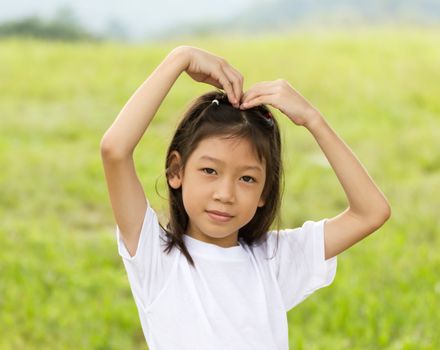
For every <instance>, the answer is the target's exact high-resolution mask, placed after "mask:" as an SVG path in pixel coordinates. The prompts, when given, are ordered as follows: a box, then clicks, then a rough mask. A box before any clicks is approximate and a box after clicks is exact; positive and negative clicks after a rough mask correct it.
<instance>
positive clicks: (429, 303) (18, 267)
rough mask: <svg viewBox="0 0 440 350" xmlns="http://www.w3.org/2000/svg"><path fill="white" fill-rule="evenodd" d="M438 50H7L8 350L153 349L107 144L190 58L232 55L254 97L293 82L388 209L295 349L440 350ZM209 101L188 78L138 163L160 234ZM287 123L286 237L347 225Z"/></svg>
mask: <svg viewBox="0 0 440 350" xmlns="http://www.w3.org/2000/svg"><path fill="white" fill-rule="evenodd" d="M439 37H440V29H438V30H435V29H429V30H427V29H426V30H412V29H386V28H382V29H374V30H373V29H370V30H361V31H356V30H354V31H347V32H342V31H333V32H328V33H321V32H316V33H296V34H284V35H283V36H278V37H276V36H272V37H271V36H267V37H260V38H256V39H246V38H240V37H236V38H224V37H223V38H222V37H216V38H202V39H188V40H187V41H185V42H164V43H162V44H145V45H137V46H132V45H123V44H110V43H108V44H99V45H92V44H87V43H81V44H66V43H48V42H41V41H32V40H4V41H0V77H1V78H0V169H1V171H0V188H1V194H0V245H1V247H2V252H1V253H0V334H1V336H0V349H99V350H104V349H147V346H146V344H145V340H144V338H143V334H142V330H141V326H140V322H139V318H138V314H137V310H136V307H135V304H134V301H133V299H132V295H131V291H130V289H129V284H128V280H127V277H126V274H125V270H124V267H123V264H122V261H121V259H120V257H119V255H118V253H117V247H116V240H115V222H114V219H113V216H112V212H111V207H110V202H109V198H108V195H107V189H106V184H105V181H104V174H103V169H102V165H101V159H100V150H99V143H100V139H101V137H102V135H103V134H104V132H105V131H106V130H107V128H108V127H109V126H110V124H111V123H112V122H113V120H114V119H115V117H116V115H117V114H118V112H119V110H120V109H121V108H122V106H123V105H124V104H125V102H126V101H127V99H128V98H129V97H130V96H131V94H132V93H133V92H134V90H135V89H136V88H137V87H138V86H139V85H140V84H141V83H142V82H143V81H144V80H145V79H146V78H147V76H148V75H149V73H150V72H151V71H152V70H153V69H154V68H155V67H156V66H157V65H158V64H159V62H160V61H161V60H162V59H163V57H164V56H165V55H166V54H167V53H168V52H169V51H170V50H171V49H172V48H173V47H174V46H177V45H179V44H188V45H194V46H200V47H203V48H205V49H207V50H210V51H212V52H214V53H216V54H218V55H220V56H223V57H225V58H226V59H227V60H228V61H229V62H230V63H231V64H232V65H234V66H235V67H236V68H237V69H238V70H240V71H241V72H242V74H243V75H244V76H245V89H247V88H248V87H250V86H251V85H253V84H254V83H256V82H258V81H262V80H274V79H277V78H285V79H287V80H288V81H289V82H290V83H291V84H292V85H293V86H294V87H295V88H296V89H297V90H298V91H300V92H301V94H303V95H304V96H305V97H306V98H307V99H308V100H309V101H310V102H312V103H313V104H314V105H315V106H316V107H317V108H318V109H319V110H320V111H321V112H322V113H323V114H324V115H325V117H326V119H327V120H328V121H329V123H330V125H331V126H332V127H333V128H334V130H335V131H336V132H337V133H338V134H339V135H340V136H341V137H342V138H343V139H344V140H345V142H346V143H347V144H348V145H349V146H350V147H351V149H352V150H353V151H354V153H355V154H356V155H357V156H358V158H359V159H360V161H361V162H362V164H363V165H364V166H365V167H366V168H367V169H368V172H369V174H370V175H371V176H372V177H373V179H374V180H375V182H376V184H377V185H378V186H379V188H381V189H382V191H383V192H384V193H385V195H386V197H387V198H388V200H389V202H390V204H391V206H392V217H391V218H390V220H389V221H388V222H387V223H386V224H385V225H384V226H383V227H382V228H381V229H380V230H378V231H377V232H375V233H374V234H372V235H371V236H369V237H368V238H366V239H365V240H364V241H362V242H360V243H359V244H357V245H355V246H353V247H352V248H351V249H350V250H348V251H346V252H344V253H342V254H340V255H339V257H338V259H339V260H338V272H337V275H336V278H335V281H334V282H333V284H332V285H331V286H329V287H327V288H324V289H322V290H320V291H318V292H316V293H315V294H314V295H313V296H311V297H310V298H308V299H307V300H306V301H304V302H303V303H302V304H300V305H299V306H298V307H296V308H294V309H293V310H291V311H290V312H289V314H288V318H289V329H290V331H289V338H290V346H291V349H296V350H300V349H304V350H308V349H405V350H412V349H417V350H418V349H439V348H440V338H439V335H438V334H439V332H438V330H439V324H440V313H439V310H440V254H439V253H438V252H439V245H440V216H439V213H440V211H439V209H440V98H439V97H440V84H439V82H440V65H439V62H440V46H439V45H438V38H439ZM210 89H211V87H210V86H208V85H204V84H200V83H195V82H193V81H192V80H191V79H190V78H189V77H188V76H186V75H182V76H181V77H180V78H179V80H178V81H177V83H176V84H175V86H174V87H173V89H172V90H171V92H170V93H169V95H168V96H167V98H166V99H165V101H164V104H163V105H162V107H161V108H160V110H159V112H158V114H157V116H156V117H155V119H154V121H153V122H152V124H151V126H150V128H149V129H148V131H147V133H146V134H145V137H144V138H143V139H142V141H141V142H140V144H139V146H138V148H137V150H136V153H135V160H136V164H137V170H138V174H139V176H140V178H141V180H142V183H143V185H144V189H145V192H146V195H147V197H148V198H149V200H150V202H151V203H152V206H153V207H154V208H155V209H156V211H158V212H159V213H160V214H161V215H162V221H163V223H166V222H165V218H166V217H165V214H166V213H165V210H166V208H167V202H166V200H165V199H163V198H164V197H165V195H166V186H165V182H164V177H163V175H162V174H163V166H164V156H165V151H166V147H167V146H168V141H169V139H170V137H171V134H172V132H173V129H174V127H175V126H176V123H177V121H178V118H179V117H180V116H181V114H182V112H183V111H184V110H185V108H186V106H187V105H188V104H189V102H190V101H191V99H193V98H194V97H195V96H196V95H198V94H200V93H202V92H205V91H208V90H210ZM273 110H274V109H273ZM275 115H276V117H277V119H278V121H279V122H280V124H281V127H282V133H283V142H284V143H283V146H284V151H285V153H284V161H285V175H286V186H285V192H284V202H283V206H282V219H283V226H285V227H295V226H298V225H301V224H302V223H303V222H304V221H305V220H308V219H311V220H318V219H320V218H324V217H332V216H335V215H337V214H338V213H339V212H341V211H342V210H344V209H345V208H346V206H347V201H346V199H345V195H344V192H343V190H342V187H341V186H340V184H339V182H338V180H337V178H336V176H335V174H334V173H333V171H332V169H331V168H330V167H329V166H328V163H327V162H326V160H325V157H324V156H323V154H322V153H321V151H320V149H319V147H318V145H317V144H316V142H315V141H314V139H313V138H312V136H311V135H310V134H309V133H308V132H307V130H305V129H303V128H300V127H298V126H296V125H294V124H293V123H292V122H290V121H289V120H288V119H287V118H286V117H285V116H283V115H282V114H281V113H280V112H279V111H275ZM156 181H157V187H158V193H156V190H155V184H156Z"/></svg>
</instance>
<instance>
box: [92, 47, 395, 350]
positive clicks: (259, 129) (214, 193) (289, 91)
mask: <svg viewBox="0 0 440 350" xmlns="http://www.w3.org/2000/svg"><path fill="white" fill-rule="evenodd" d="M182 72H186V73H187V74H188V75H189V76H190V77H191V78H192V79H194V80H195V81H197V82H204V83H207V84H210V85H213V86H214V87H217V88H218V89H217V90H216V91H212V92H208V93H206V94H203V95H202V96H200V97H199V98H197V99H196V100H195V101H193V103H192V104H191V106H190V107H189V109H188V111H187V112H186V113H185V115H184V117H183V119H182V120H181V122H180V124H179V125H178V127H177V130H176V132H175V135H174V137H173V139H172V141H171V144H170V146H169V149H168V152H167V157H166V166H165V168H166V177H167V184H168V189H169V223H168V225H167V227H166V228H164V227H162V225H161V224H160V223H159V221H158V218H157V215H156V213H155V211H154V210H153V208H151V206H150V203H149V201H148V200H147V199H146V198H145V195H144V191H143V189H142V185H141V183H140V181H139V179H138V177H137V175H136V171H135V166H134V162H133V152H134V149H135V147H136V145H137V144H138V142H139V140H140V139H141V137H142V136H143V134H144V132H145V130H146V129H147V127H148V125H149V124H150V122H151V120H152V119H153V117H154V115H155V113H156V111H157V109H158V108H159V106H160V104H161V103H162V101H163V99H164V98H165V96H166V95H167V93H168V91H169V90H170V88H171V87H172V85H173V84H174V82H175V81H176V79H177V78H178V77H179V75H180V74H181V73H182ZM222 90H224V92H223V91H222ZM265 105H271V106H273V107H275V108H277V109H278V110H280V111H281V112H282V113H283V114H284V115H285V116H286V117H287V118H289V119H290V120H291V121H292V122H293V123H295V124H296V125H299V126H302V127H304V128H306V129H307V130H308V131H309V132H310V133H311V134H312V136H313V137H314V138H315V140H316V141H317V142H318V144H319V146H320V147H321V149H322V151H323V152H324V154H325V156H326V157H327V159H328V161H329V163H330V165H331V166H332V168H333V170H334V171H335V173H336V175H337V177H338V179H339V181H340V182H341V185H342V187H343V189H344V191H345V193H346V196H347V200H348V207H347V209H346V210H344V211H343V212H342V213H340V214H339V215H337V216H335V217H333V218H330V219H322V220H320V221H306V222H305V223H304V224H303V225H302V226H301V227H297V228H294V229H285V230H277V231H268V230H269V227H270V226H271V224H272V222H273V221H274V219H275V218H276V217H277V214H278V210H279V207H280V198H281V193H280V182H281V178H282V176H281V175H282V164H281V143H280V133H279V127H278V123H277V121H276V119H275V118H274V117H273V115H272V114H271V113H270V111H269V109H268V108H267V107H266V106H265ZM101 155H102V160H103V164H104V170H105V176H106V181H107V185H108V190H109V194H110V200H111V204H112V209H113V213H114V217H115V220H116V223H117V225H116V238H117V243H118V252H119V254H120V255H121V257H122V259H123V262H124V265H125V268H126V271H127V274H128V279H129V282H130V286H131V290H132V293H133V296H134V300H135V302H136V305H137V308H138V312H139V316H140V319H141V325H142V329H143V332H144V335H145V338H146V340H147V343H148V345H149V348H150V349H151V350H175V349H176V350H177V349H188V350H189V349H191V350H195V349H203V350H212V349H214V350H215V349H222V350H225V349H227V350H235V349H237V350H248V349H249V350H251V349H252V350H256V349H264V350H268V349H282V350H286V349H288V348H289V346H288V328H287V317H286V312H287V311H289V310H290V309H291V308H293V307H294V306H295V305H297V304H298V303H300V302H301V301H303V300H304V299H305V298H306V297H307V296H309V295H310V294H312V293H313V292H314V291H316V290H317V289H319V288H322V287H325V286H328V285H329V284H330V283H332V281H333V279H334V277H335V273H336V263H337V260H336V259H337V255H338V254H339V253H341V252H343V251H344V250H345V249H347V248H349V247H350V246H352V245H353V244H355V243H356V242H358V241H360V240H362V239H363V238H365V237H366V236H367V235H369V234H370V233H372V232H374V231H375V230H377V229H378V228H379V227H380V226H382V225H383V224H384V222H385V221H386V220H387V219H388V218H389V216H390V206H389V205H388V202H387V200H386V198H385V197H384V195H383V194H382V192H381V191H380V190H379V189H378V188H377V187H376V185H375V184H374V182H373V180H372V179H371V178H370V177H369V175H368V174H367V172H366V170H365V169H364V168H363V166H362V165H361V164H360V162H359V161H358V159H357V158H356V156H355V155H354V154H353V153H352V152H351V150H350V149H349V148H348V147H347V145H346V144H345V143H344V142H343V141H342V140H341V139H340V138H339V137H338V136H337V135H336V133H335V132H334V131H333V129H332V128H331V127H330V126H329V124H328V123H327V122H326V120H325V118H324V116H323V115H322V114H321V113H320V112H319V111H318V110H317V109H316V108H315V107H313V106H312V105H311V104H310V103H309V102H308V101H307V100H306V99H305V98H304V97H302V96H301V95H300V94H299V93H298V92H297V91H296V90H295V89H294V88H293V87H292V86H291V85H290V84H289V83H288V82H287V81H285V80H283V79H279V80H275V81H265V82H260V83H257V84H255V85H254V86H252V87H251V88H250V89H249V90H248V91H246V92H245V93H243V76H242V75H241V74H240V73H239V72H238V71H237V70H236V69H234V68H233V67H232V66H231V65H230V64H229V63H228V62H227V61H226V60H224V59H223V58H220V57H218V56H215V55H213V54H211V53H209V52H207V51H204V50H201V49H198V48H195V47H190V46H179V47H177V48H175V49H174V50H172V51H171V52H170V53H169V54H168V55H167V57H166V58H165V59H164V60H163V61H162V63H161V64H160V65H159V66H158V67H157V68H156V69H155V70H154V72H153V73H152V74H151V76H150V77H149V78H148V79H147V80H146V81H145V82H144V83H143V84H142V85H141V86H140V87H139V88H138V90H137V91H136V92H135V93H134V95H133V96H132V97H131V98H130V99H129V101H128V102H127V104H126V105H125V106H124V108H123V109H122V110H121V112H120V114H119V115H118V117H117V118H116V120H115V122H114V123H113V124H112V126H111V127H110V128H109V129H108V131H107V132H106V133H105V135H104V136H103V138H102V140H101Z"/></svg>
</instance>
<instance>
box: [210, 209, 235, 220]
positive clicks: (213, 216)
mask: <svg viewBox="0 0 440 350" xmlns="http://www.w3.org/2000/svg"><path fill="white" fill-rule="evenodd" d="M206 212H207V213H208V215H209V217H210V218H211V219H213V220H215V221H220V222H227V221H229V220H231V219H232V218H233V217H232V216H231V215H229V214H227V213H222V212H218V211H206Z"/></svg>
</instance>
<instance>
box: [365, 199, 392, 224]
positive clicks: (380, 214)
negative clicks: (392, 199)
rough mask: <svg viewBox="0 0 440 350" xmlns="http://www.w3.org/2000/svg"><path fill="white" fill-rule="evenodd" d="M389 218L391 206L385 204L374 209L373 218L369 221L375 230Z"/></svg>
mask: <svg viewBox="0 0 440 350" xmlns="http://www.w3.org/2000/svg"><path fill="white" fill-rule="evenodd" d="M390 217H391V206H390V205H389V204H388V203H386V204H385V205H384V206H383V207H382V208H377V209H376V214H375V216H374V218H372V219H371V220H370V223H371V225H372V226H373V229H375V230H377V229H378V228H379V227H381V226H382V225H383V224H385V222H386V221H387V220H388V219H389V218H390Z"/></svg>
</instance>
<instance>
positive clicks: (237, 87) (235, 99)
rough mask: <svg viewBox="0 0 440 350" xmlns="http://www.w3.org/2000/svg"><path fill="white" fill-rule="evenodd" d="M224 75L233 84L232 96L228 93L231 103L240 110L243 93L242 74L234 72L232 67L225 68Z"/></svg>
mask: <svg viewBox="0 0 440 350" xmlns="http://www.w3.org/2000/svg"><path fill="white" fill-rule="evenodd" d="M223 73H224V74H225V75H226V77H227V79H228V81H229V82H230V84H231V89H232V95H230V94H229V93H228V96H229V101H230V102H231V103H232V104H233V105H234V106H235V107H237V108H238V106H239V101H240V97H241V91H242V88H243V85H242V80H241V79H240V73H238V72H237V71H234V69H233V68H232V67H226V68H223Z"/></svg>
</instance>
